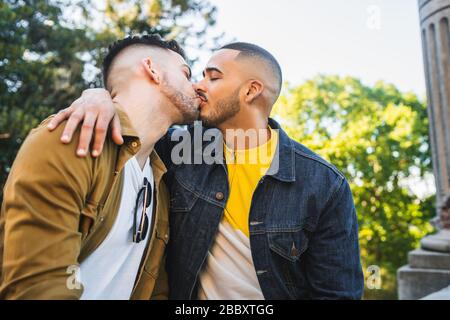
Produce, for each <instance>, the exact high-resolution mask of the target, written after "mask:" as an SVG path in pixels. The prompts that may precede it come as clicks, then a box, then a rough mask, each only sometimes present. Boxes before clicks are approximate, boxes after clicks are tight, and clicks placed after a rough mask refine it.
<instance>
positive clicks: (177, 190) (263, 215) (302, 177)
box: [156, 119, 364, 299]
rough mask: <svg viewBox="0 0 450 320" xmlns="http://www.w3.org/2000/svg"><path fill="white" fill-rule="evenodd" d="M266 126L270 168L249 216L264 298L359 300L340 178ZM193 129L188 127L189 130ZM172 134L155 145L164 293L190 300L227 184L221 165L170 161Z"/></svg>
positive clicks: (352, 221)
mask: <svg viewBox="0 0 450 320" xmlns="http://www.w3.org/2000/svg"><path fill="white" fill-rule="evenodd" d="M269 125H270V126H271V128H273V129H279V131H278V132H279V134H278V136H279V141H278V145H277V152H278V153H277V156H278V159H277V162H278V163H277V168H276V170H271V169H269V172H268V173H267V174H266V175H265V176H263V178H262V179H261V180H260V182H259V184H258V185H257V188H256V190H255V192H254V194H253V198H252V203H251V209H250V215H249V230H250V246H251V252H252V258H253V263H254V267H255V272H256V274H257V278H258V281H259V284H260V287H261V290H262V293H263V295H264V297H265V299H360V298H361V296H362V292H363V287H364V279H363V273H362V268H361V263H360V253H359V243H358V223H357V217H356V211H355V207H354V203H353V198H352V194H351V191H350V187H349V184H348V182H347V180H346V179H345V177H344V176H343V175H342V173H340V172H339V171H338V170H337V169H336V168H335V167H334V166H332V165H331V164H329V163H328V162H326V161H325V160H323V159H322V158H320V157H319V156H318V155H316V154H315V153H313V152H312V151H311V150H309V149H308V148H306V147H305V146H303V145H301V144H300V143H297V142H295V141H294V140H292V139H290V138H289V137H288V135H287V134H286V133H285V132H284V131H283V130H282V129H281V128H280V126H279V124H278V123H277V122H276V121H275V120H273V119H269ZM194 127H195V126H190V127H189V128H188V132H190V133H191V134H192V135H193V134H195V133H194V132H193V131H194ZM216 130H217V129H216ZM179 131H180V130H178V129H177V130H173V129H171V130H170V131H169V133H168V134H167V135H166V136H165V137H164V138H163V139H161V140H160V141H159V142H158V144H157V145H156V150H157V152H158V154H160V155H161V158H162V159H163V161H164V162H165V164H166V166H167V167H168V173H167V174H166V175H165V179H166V183H167V185H168V187H169V190H170V194H171V196H170V217H169V220H170V221H169V224H170V233H171V237H170V240H169V244H168V247H167V261H166V268H167V272H168V276H169V288H170V289H169V297H170V298H171V299H197V297H198V296H197V295H198V293H197V291H198V280H199V274H200V272H201V271H202V266H203V265H204V263H205V260H206V258H207V254H208V251H209V250H210V248H211V247H212V245H213V243H214V240H215V236H216V233H217V230H218V227H219V224H220V222H221V220H222V216H223V211H224V208H225V204H226V202H227V199H228V195H229V185H228V179H227V168H226V164H225V163H221V164H220V163H213V164H207V163H204V162H203V163H199V164H189V163H178V164H175V163H174V161H173V160H172V159H171V151H172V150H173V149H174V146H175V145H176V144H177V142H176V141H172V140H173V139H171V136H172V135H174V134H175V133H176V132H179ZM191 144H192V145H194V144H195V142H192V143H191ZM207 144H208V143H203V144H202V148H205V145H207ZM192 148H193V149H192V150H193V153H195V152H196V151H195V150H194V149H195V148H194V147H192ZM274 162H275V160H274ZM273 164H274V163H272V165H273Z"/></svg>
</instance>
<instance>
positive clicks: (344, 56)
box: [197, 0, 425, 97]
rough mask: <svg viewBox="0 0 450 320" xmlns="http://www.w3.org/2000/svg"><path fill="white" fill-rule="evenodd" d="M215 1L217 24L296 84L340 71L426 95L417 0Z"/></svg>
mask: <svg viewBox="0 0 450 320" xmlns="http://www.w3.org/2000/svg"><path fill="white" fill-rule="evenodd" d="M211 2H212V3H214V4H215V5H216V6H217V8H218V15H217V30H219V31H225V33H226V39H230V40H234V39H235V40H239V41H247V42H252V43H255V44H258V45H260V46H262V47H264V48H265V49H267V50H269V51H270V52H271V53H272V54H274V55H275V57H276V58H277V59H278V60H279V62H280V64H281V66H282V69H283V72H284V78H285V80H287V81H289V82H290V83H291V84H292V85H295V84H300V83H302V82H303V81H304V80H306V79H309V78H311V77H314V76H315V75H317V74H319V73H323V74H338V75H350V76H355V77H358V78H360V79H362V81H363V82H364V83H366V84H369V85H370V84H373V83H374V82H375V81H377V80H384V81H386V82H389V83H393V84H394V85H396V86H397V87H398V88H399V89H400V90H402V91H409V90H412V91H414V92H415V93H417V94H419V95H420V96H421V97H424V96H425V80H424V74H423V60H422V49H421V39H420V27H419V15H418V4H417V0H341V1H337V0H276V1H275V0H211ZM207 57H208V55H204V56H202V58H201V60H200V63H199V65H198V66H199V67H200V66H204V65H205V64H206V62H207ZM197 71H198V70H197Z"/></svg>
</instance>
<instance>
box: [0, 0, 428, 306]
mask: <svg viewBox="0 0 450 320" xmlns="http://www.w3.org/2000/svg"><path fill="white" fill-rule="evenodd" d="M216 13H217V8H216V7H215V6H214V5H213V4H212V3H211V2H210V1H203V0H171V1H170V0H153V1H138V0H128V1H122V0H105V2H104V5H103V6H101V8H99V6H98V2H96V1H89V0H77V1H69V0H67V1H64V0H54V1H39V0H37V1H12V0H6V1H5V0H1V1H0V187H1V189H3V185H4V182H5V180H6V178H7V175H8V172H9V170H10V166H11V165H12V162H13V161H14V157H15V155H16V153H17V151H18V149H19V147H20V145H21V143H22V141H23V139H24V138H25V137H26V135H27V133H28V132H29V130H30V129H31V128H33V127H34V126H36V125H37V124H38V123H39V122H40V121H42V120H43V119H44V118H45V117H47V116H48V115H49V114H51V113H54V112H55V111H57V110H59V109H61V108H64V107H66V106H68V105H70V103H71V102H72V101H73V100H74V99H76V98H77V97H78V96H79V95H80V94H81V91H82V90H83V89H85V88H87V87H99V86H101V80H100V79H101V77H100V69H99V66H100V61H101V59H102V57H103V54H104V53H105V49H106V48H107V46H108V44H110V43H111V42H112V41H114V40H115V39H117V38H122V37H124V36H125V35H127V34H131V33H151V32H158V33H160V34H161V35H162V36H164V37H167V38H176V39H177V40H178V41H179V42H180V43H181V44H182V45H184V46H188V47H190V48H200V49H201V50H202V51H206V52H207V51H211V50H212V49H213V48H214V47H216V46H217V45H218V44H220V43H222V42H223V41H224V36H223V35H219V36H213V35H210V34H208V32H207V31H208V28H209V27H211V26H213V25H214V24H215V22H216ZM194 52H195V51H194ZM196 61H197V57H196V56H195V55H194V56H193V55H192V54H191V55H190V62H191V63H192V64H195V63H196ZM273 116H274V117H276V118H277V119H278V120H279V121H280V122H281V123H282V125H283V127H284V128H285V129H286V130H287V131H288V133H289V134H290V135H291V136H292V137H293V138H294V139H296V140H298V141H299V142H301V143H303V144H305V145H306V146H308V147H309V148H311V149H313V150H314V151H315V152H317V153H318V154H320V155H321V156H323V157H324V158H326V159H327V160H329V161H330V162H332V163H333V164H334V165H336V166H337V167H338V168H339V169H340V170H341V171H342V172H343V173H344V174H345V175H346V177H347V178H348V179H349V181H350V183H351V188H352V191H353V195H354V199H355V205H356V208H357V212H358V219H359V226H360V231H359V236H360V244H361V259H362V263H363V267H364V270H365V272H366V277H369V276H370V274H369V272H368V271H367V268H368V267H369V266H371V265H376V266H378V267H379V268H380V271H381V279H382V285H381V289H378V290H370V289H369V288H366V290H365V295H364V298H365V299H396V297H397V293H396V292H397V291H396V290H397V289H396V270H397V269H398V268H399V267H400V266H402V265H404V264H406V260H407V253H408V251H410V250H411V249H413V248H416V247H417V246H418V243H419V240H420V239H421V238H422V237H423V236H424V235H426V234H428V233H431V232H433V228H432V226H431V225H430V223H429V220H430V219H431V218H432V217H433V216H434V215H435V208H434V195H433V194H432V193H431V194H430V193H429V192H428V193H427V192H418V189H417V188H414V185H417V183H418V182H420V183H422V182H423V181H425V180H427V179H428V180H430V179H432V170H431V159H430V147H429V141H428V139H429V138H428V121H427V113H426V105H425V102H424V101H422V100H421V99H420V98H419V97H417V96H416V95H415V94H413V93H406V92H401V91H400V90H398V89H397V88H396V87H395V86H393V85H390V84H386V83H383V82H378V83H376V84H375V85H372V86H367V85H365V84H363V83H362V82H361V81H360V80H358V79H356V78H353V77H342V76H332V75H318V76H317V77H315V78H312V79H310V80H307V81H305V82H304V83H303V84H300V85H298V86H291V85H289V83H286V85H285V88H284V90H283V95H282V97H281V98H280V99H279V101H278V102H277V104H276V106H275V109H274V111H273ZM430 177H431V178H430ZM419 191H420V190H419ZM1 199H2V193H1V192H0V200H1Z"/></svg>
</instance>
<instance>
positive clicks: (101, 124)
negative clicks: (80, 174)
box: [92, 113, 110, 157]
mask: <svg viewBox="0 0 450 320" xmlns="http://www.w3.org/2000/svg"><path fill="white" fill-rule="evenodd" d="M109 121H110V116H109V115H106V114H103V113H99V117H98V119H97V123H96V125H95V142H94V146H93V148H92V156H93V157H98V156H99V155H100V154H101V153H102V151H103V145H104V143H105V139H106V134H107V133H108V126H109Z"/></svg>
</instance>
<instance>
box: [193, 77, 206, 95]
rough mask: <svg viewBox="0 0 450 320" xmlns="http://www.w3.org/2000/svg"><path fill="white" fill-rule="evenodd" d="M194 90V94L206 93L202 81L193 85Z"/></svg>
mask: <svg viewBox="0 0 450 320" xmlns="http://www.w3.org/2000/svg"><path fill="white" fill-rule="evenodd" d="M193 86H194V90H195V92H199V91H200V92H206V88H205V85H204V83H203V80H202V81H199V82H197V83H194V85H193Z"/></svg>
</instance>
